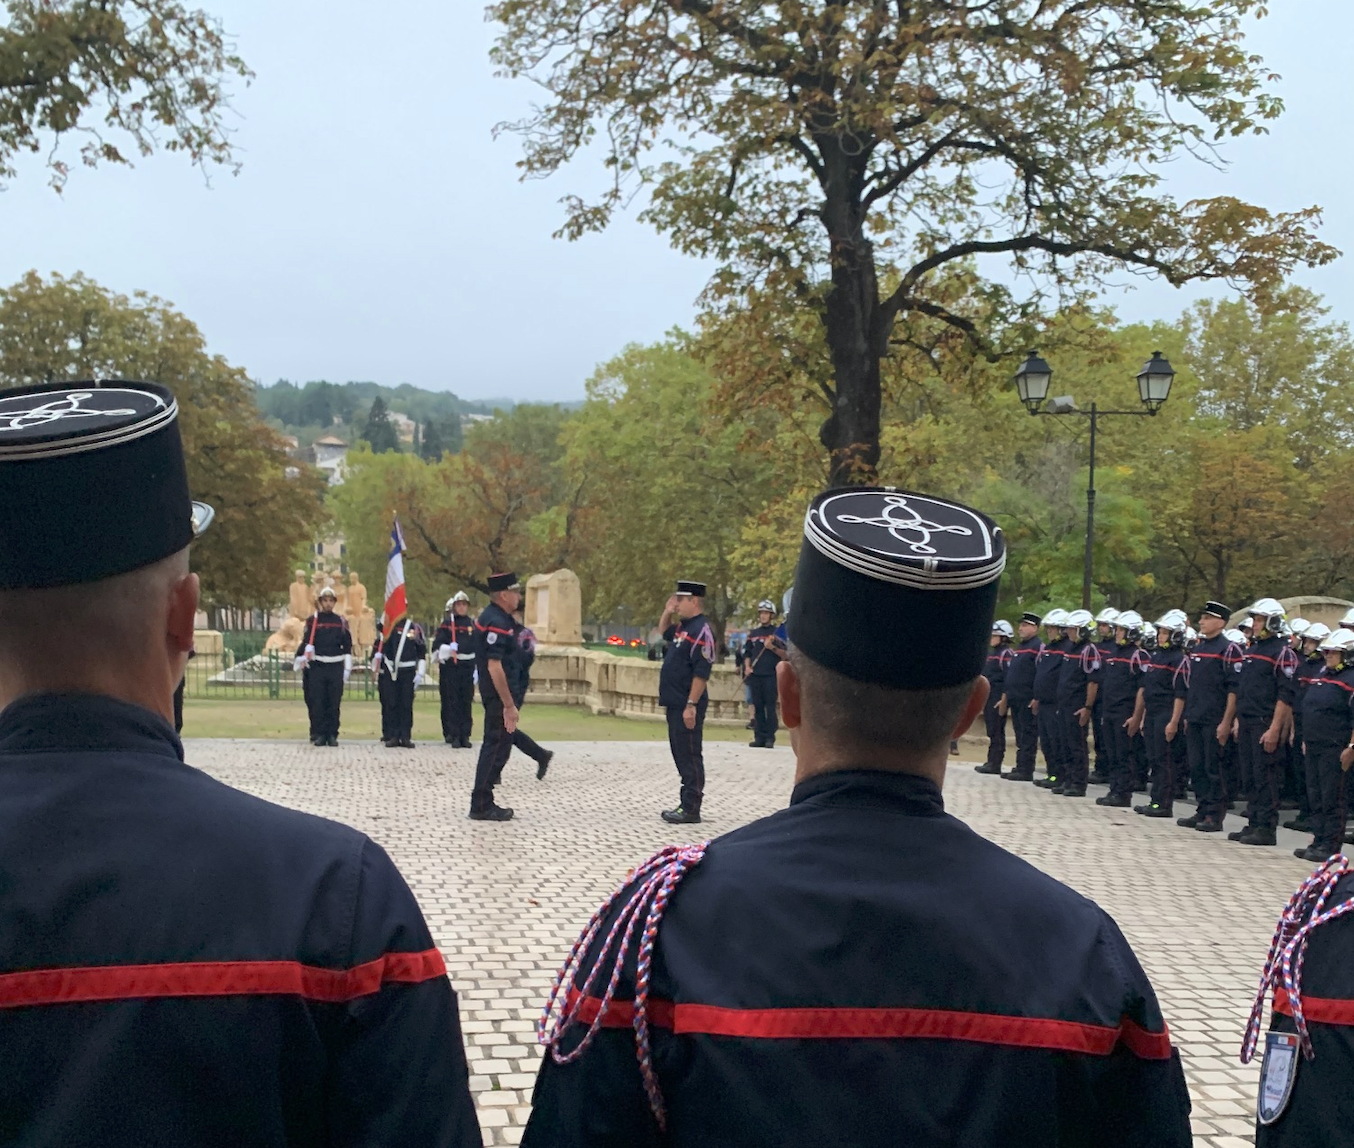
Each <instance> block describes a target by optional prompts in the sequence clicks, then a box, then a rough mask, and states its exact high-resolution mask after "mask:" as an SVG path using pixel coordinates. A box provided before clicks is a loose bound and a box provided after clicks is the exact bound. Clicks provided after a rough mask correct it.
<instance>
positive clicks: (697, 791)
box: [658, 581, 715, 825]
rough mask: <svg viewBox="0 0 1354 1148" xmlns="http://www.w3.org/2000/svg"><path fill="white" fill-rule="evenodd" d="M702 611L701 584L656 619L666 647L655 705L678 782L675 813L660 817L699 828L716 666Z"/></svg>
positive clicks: (682, 588)
mask: <svg viewBox="0 0 1354 1148" xmlns="http://www.w3.org/2000/svg"><path fill="white" fill-rule="evenodd" d="M704 610H705V583H704V582H690V581H681V582H678V583H677V593H675V594H674V595H673V596H672V597H671V598H669V599H668V601H667V605H665V606H664V607H663V613H662V614H661V615H660V617H659V619H658V629H659V632H660V633H661V634H662V635H663V640H664V641H665V642H666V643H667V649H666V651H665V653H664V655H663V668H662V669H661V670H660V671H659V675H658V704H659V705H660V706H662V707H663V709H664V710H665V711H666V712H667V715H668V747H669V748H670V749H671V750H672V760H673V763H674V764H675V765H676V766H677V774H678V776H679V777H681V779H682V788H681V797H680V800H679V801H678V802H677V808H676V809H665V810H663V814H662V817H663V820H664V821H666V822H668V823H669V824H671V825H696V824H699V823H700V819H701V802H702V800H704V798H705V757H704V754H703V753H702V749H701V738H702V735H703V733H704V730H705V711H706V709H707V708H709V704H710V695H709V694H708V693H707V692H706V685H707V683H708V682H709V680H710V670H711V668H712V667H713V666H714V663H715V636H714V631H713V630H711V629H710V623H709V622H708V621H707V620H706V618H705V614H704Z"/></svg>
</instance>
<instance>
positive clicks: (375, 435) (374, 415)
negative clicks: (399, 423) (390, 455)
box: [362, 395, 400, 454]
mask: <svg viewBox="0 0 1354 1148" xmlns="http://www.w3.org/2000/svg"><path fill="white" fill-rule="evenodd" d="M362 439H363V441H364V442H366V443H367V445H368V446H370V447H371V449H372V453H373V454H385V453H386V452H387V451H394V452H396V453H398V451H399V449H400V437H399V435H398V434H397V433H396V431H395V424H394V423H393V422H391V421H390V411H389V410H387V409H386V401H385V399H383V398H381V397H380V395H377V396H376V399H375V400H374V401H373V402H372V404H371V409H370V410H369V411H367V418H366V421H365V422H364V423H363V424H362Z"/></svg>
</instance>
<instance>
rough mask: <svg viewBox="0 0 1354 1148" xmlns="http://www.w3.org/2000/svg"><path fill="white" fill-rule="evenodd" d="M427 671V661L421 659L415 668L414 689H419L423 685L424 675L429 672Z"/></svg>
mask: <svg viewBox="0 0 1354 1148" xmlns="http://www.w3.org/2000/svg"><path fill="white" fill-rule="evenodd" d="M427 669H428V663H427V660H426V659H424V658H419V660H418V665H417V666H415V667H414V689H418V687H419V686H421V685H422V684H423V675H424V673H426V672H427Z"/></svg>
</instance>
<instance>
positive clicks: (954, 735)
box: [950, 678, 992, 741]
mask: <svg viewBox="0 0 1354 1148" xmlns="http://www.w3.org/2000/svg"><path fill="white" fill-rule="evenodd" d="M991 690H992V683H991V682H989V681H988V680H987V679H986V678H976V679H975V680H974V682H973V692H972V693H970V694H969V696H968V701H967V702H966V703H965V704H964V712H963V713H962V714H960V715H959V724H958V725H956V726H955V727H954V729H953V730H952V731H951V732H950V740H951V741H958V740H959V739H960V738H961V737H963V736H964V734H966V733H968V728H969V726H971V725H972V724H973V723H974V722H975V721H976V720H977V718H978V715H979V714H980V713H982V712H983V707H984V706H986V705H987V695H988V694H989V693H990V692H991Z"/></svg>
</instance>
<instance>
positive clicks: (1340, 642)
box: [1320, 626, 1354, 654]
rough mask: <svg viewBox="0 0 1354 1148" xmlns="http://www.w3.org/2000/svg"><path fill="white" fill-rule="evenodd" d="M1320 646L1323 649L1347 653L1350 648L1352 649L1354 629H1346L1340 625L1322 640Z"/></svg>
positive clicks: (1353, 648) (1353, 647) (1353, 646)
mask: <svg viewBox="0 0 1354 1148" xmlns="http://www.w3.org/2000/svg"><path fill="white" fill-rule="evenodd" d="M1320 648H1321V649H1322V650H1323V651H1324V650H1339V651H1341V653H1346V654H1347V653H1349V651H1350V650H1354V630H1346V629H1345V628H1344V627H1343V626H1341V627H1340V628H1339V629H1338V630H1336V631H1335V632H1334V633H1332V634H1328V635H1327V636H1326V637H1325V639H1323V640H1322V642H1321V647H1320Z"/></svg>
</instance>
